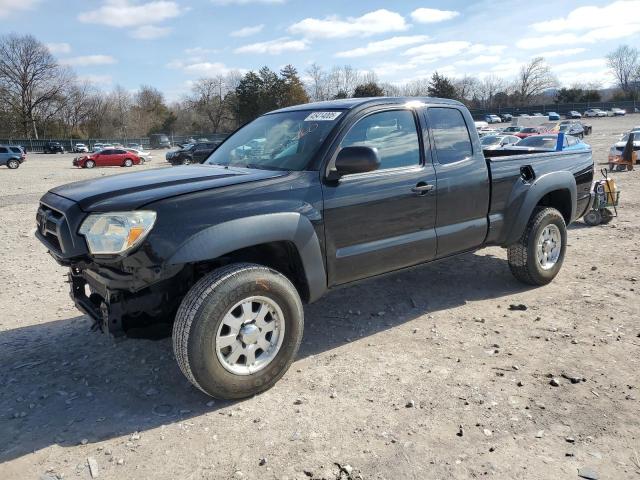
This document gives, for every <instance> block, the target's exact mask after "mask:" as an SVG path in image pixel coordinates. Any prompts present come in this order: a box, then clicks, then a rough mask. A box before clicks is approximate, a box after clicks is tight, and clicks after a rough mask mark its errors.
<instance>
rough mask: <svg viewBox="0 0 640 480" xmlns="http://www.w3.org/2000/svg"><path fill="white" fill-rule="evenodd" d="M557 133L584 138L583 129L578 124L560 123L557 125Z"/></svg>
mask: <svg viewBox="0 0 640 480" xmlns="http://www.w3.org/2000/svg"><path fill="white" fill-rule="evenodd" d="M558 131H559V132H562V133H564V134H565V135H573V136H574V137H578V138H584V128H583V127H582V124H581V123H579V122H572V123H562V124H560V125H558Z"/></svg>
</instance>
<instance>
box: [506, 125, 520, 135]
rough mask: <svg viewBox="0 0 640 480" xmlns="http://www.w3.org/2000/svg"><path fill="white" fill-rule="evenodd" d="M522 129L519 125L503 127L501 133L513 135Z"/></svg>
mask: <svg viewBox="0 0 640 480" xmlns="http://www.w3.org/2000/svg"><path fill="white" fill-rule="evenodd" d="M523 128H524V127H521V126H519V125H511V126H509V127H505V128H503V129H502V133H507V134H515V133H518V132H519V131H520V130H522V129H523Z"/></svg>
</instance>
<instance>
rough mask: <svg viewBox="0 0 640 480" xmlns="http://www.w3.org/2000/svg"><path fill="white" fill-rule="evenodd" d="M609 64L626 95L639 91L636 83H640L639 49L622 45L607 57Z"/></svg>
mask: <svg viewBox="0 0 640 480" xmlns="http://www.w3.org/2000/svg"><path fill="white" fill-rule="evenodd" d="M607 64H608V65H609V69H610V70H611V72H612V73H613V75H614V76H615V77H616V80H617V82H618V86H619V87H620V89H621V90H622V91H623V92H624V93H631V92H633V91H635V90H636V89H637V87H636V86H635V83H636V82H638V81H640V52H639V51H638V49H637V48H634V47H630V46H629V45H620V46H619V47H618V48H616V49H615V50H614V51H613V52H611V53H610V54H609V55H607Z"/></svg>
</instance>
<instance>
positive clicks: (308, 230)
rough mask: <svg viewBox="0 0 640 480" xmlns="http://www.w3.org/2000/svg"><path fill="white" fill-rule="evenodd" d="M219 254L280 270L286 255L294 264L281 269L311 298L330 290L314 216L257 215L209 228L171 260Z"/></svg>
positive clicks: (211, 257) (202, 258)
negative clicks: (314, 225) (313, 219)
mask: <svg viewBox="0 0 640 480" xmlns="http://www.w3.org/2000/svg"><path fill="white" fill-rule="evenodd" d="M220 257H229V258H231V259H233V260H234V261H254V262H256V263H260V264H263V265H265V266H269V267H272V268H274V269H278V270H280V269H281V268H282V267H283V266H284V263H283V262H284V261H285V259H286V260H287V261H288V262H289V265H290V267H291V268H288V269H285V271H284V272H282V273H283V274H285V275H287V276H288V277H289V279H290V280H291V281H292V282H293V283H294V285H296V288H298V290H299V292H300V294H301V297H302V298H303V299H304V300H305V301H306V302H313V301H315V300H317V299H318V298H320V297H321V296H322V295H323V294H324V292H325V291H326V289H327V276H326V270H325V263H324V256H323V254H322V250H321V248H320V241H319V239H318V236H317V235H316V231H315V229H314V227H313V225H312V224H311V222H310V221H309V219H308V218H306V217H305V216H303V215H301V214H299V213H293V212H288V213H273V214H266V215H258V216H252V217H246V218H240V219H236V220H230V221H227V222H223V223H220V224H217V225H213V226H211V227H208V228H205V229H204V230H201V231H200V232H198V233H197V234H195V235H193V236H192V237H191V238H189V239H188V240H186V241H185V242H184V243H182V245H181V246H180V247H179V248H178V249H177V250H176V252H175V253H174V254H173V255H172V256H171V258H170V259H169V260H168V261H167V264H168V265H179V264H193V263H200V262H210V261H213V260H216V259H219V258H220ZM278 267H281V268H278Z"/></svg>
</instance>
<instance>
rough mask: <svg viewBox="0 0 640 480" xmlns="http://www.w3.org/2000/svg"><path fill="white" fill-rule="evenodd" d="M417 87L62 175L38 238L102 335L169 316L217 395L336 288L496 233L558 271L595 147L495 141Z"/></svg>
mask: <svg viewBox="0 0 640 480" xmlns="http://www.w3.org/2000/svg"><path fill="white" fill-rule="evenodd" d="M415 100H416V101H414V102H411V104H407V99H406V98H369V99H348V100H334V101H330V102H323V103H322V104H307V105H296V106H292V107H288V108H284V109H281V110H277V111H275V112H270V113H267V114H265V115H262V116H260V117H258V118H257V119H256V120H254V121H253V122H251V123H249V124H247V125H245V126H244V127H242V128H240V129H239V130H237V131H236V132H235V133H234V134H232V135H231V136H230V137H229V138H227V140H226V141H225V142H224V143H222V144H221V145H220V146H219V147H218V148H217V149H216V150H215V151H214V152H213V153H212V154H211V156H210V157H209V158H208V159H207V160H206V161H205V164H203V165H191V166H187V167H182V166H180V167H175V168H164V169H155V170H143V171H140V172H135V173H129V174H125V175H108V176H104V177H101V178H96V179H93V180H87V181H84V182H75V183H71V184H68V185H63V186H59V187H56V188H54V189H52V190H50V191H49V192H48V193H47V194H45V195H44V196H43V197H42V199H41V201H40V206H39V208H38V212H37V215H36V225H37V226H38V228H37V230H36V235H37V237H38V238H39V239H40V241H41V242H42V243H43V244H44V245H45V248H46V250H47V251H48V252H49V253H50V254H51V255H52V256H53V258H55V259H56V260H57V262H58V263H59V264H62V265H65V266H67V267H69V275H68V281H69V283H70V286H71V295H72V298H73V299H74V301H75V304H76V305H77V307H78V308H80V309H81V310H82V311H83V312H85V313H86V314H87V316H88V317H87V318H90V319H92V321H93V322H94V325H95V329H96V330H103V331H104V332H109V333H111V334H113V335H124V334H126V332H127V331H128V329H133V328H135V326H136V324H137V323H139V322H142V323H144V324H146V325H153V324H154V323H156V322H162V323H166V322H170V323H171V322H173V332H174V333H173V348H174V351H175V356H176V359H177V361H178V364H179V366H180V368H181V370H182V372H183V373H184V375H185V376H186V378H187V379H188V380H189V381H190V382H191V383H192V384H193V385H195V386H196V387H197V388H199V389H200V390H202V391H203V392H205V393H206V394H209V395H212V396H214V397H218V398H243V397H247V396H252V395H255V394H258V393H260V392H263V391H265V390H267V389H268V388H270V387H271V386H273V385H274V384H275V383H276V382H277V381H278V379H280V378H281V377H282V375H284V373H285V372H286V371H287V369H288V368H289V366H290V365H291V363H292V362H293V360H294V358H295V356H296V352H297V350H298V347H299V345H300V342H301V339H302V334H303V329H304V310H303V304H304V303H311V302H314V301H316V300H318V299H319V298H321V297H322V296H323V295H325V294H326V293H327V292H328V291H329V290H330V289H332V288H335V287H339V286H342V285H346V284H349V283H351V282H355V281H358V280H364V279H367V278H370V277H373V276H376V275H380V274H383V273H388V272H392V271H396V270H400V269H402V268H406V267H411V266H415V265H418V264H421V263H426V262H431V261H433V260H437V259H441V258H447V257H450V256H452V255H455V254H458V253H462V252H468V251H473V250H476V249H479V248H484V247H486V246H488V245H496V246H502V247H504V248H506V249H507V259H508V260H507V261H508V263H509V265H510V269H511V272H512V273H513V275H514V276H515V277H516V279H518V280H520V281H522V282H524V283H526V284H529V285H545V284H548V283H549V282H551V281H552V280H553V278H554V277H555V276H556V275H557V274H558V272H559V271H560V269H561V267H562V264H563V261H564V259H565V253H566V249H567V248H568V246H567V224H569V223H571V222H572V221H573V220H575V219H576V218H579V217H581V216H582V215H583V214H584V213H585V211H586V210H587V208H589V206H590V200H591V194H590V189H591V181H592V178H593V158H592V156H591V152H590V151H586V150H585V151H575V152H569V153H565V152H558V153H551V154H549V153H543V154H541V155H540V154H537V153H535V154H528V152H517V151H515V152H513V153H512V154H509V152H505V151H502V150H495V151H486V152H485V153H484V154H483V151H482V149H481V148H480V140H479V138H478V135H477V133H476V130H475V128H473V127H471V129H468V128H467V125H472V122H473V120H472V117H471V114H470V113H469V111H468V110H467V109H466V108H465V107H464V105H462V104H461V103H459V102H456V101H451V100H444V99H434V98H420V99H415ZM427 119H428V121H427ZM390 127H393V128H390ZM422 133H424V134H425V137H427V138H430V139H432V141H431V142H423V141H421V134H422ZM255 145H259V146H260V147H259V148H254V146H255ZM505 154H509V156H508V157H505V158H501V159H499V160H498V161H494V159H493V158H492V157H493V156H505ZM554 155H557V160H558V161H554V160H556V158H554ZM379 172H387V173H386V174H384V175H380V174H379ZM436 178H437V182H436ZM576 241H578V240H574V242H576ZM428 278H429V276H424V279H425V281H427V279H428ZM88 284H90V285H91V287H90V294H89V292H88V291H87V290H88V288H87V285H88ZM160 375H163V372H160Z"/></svg>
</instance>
